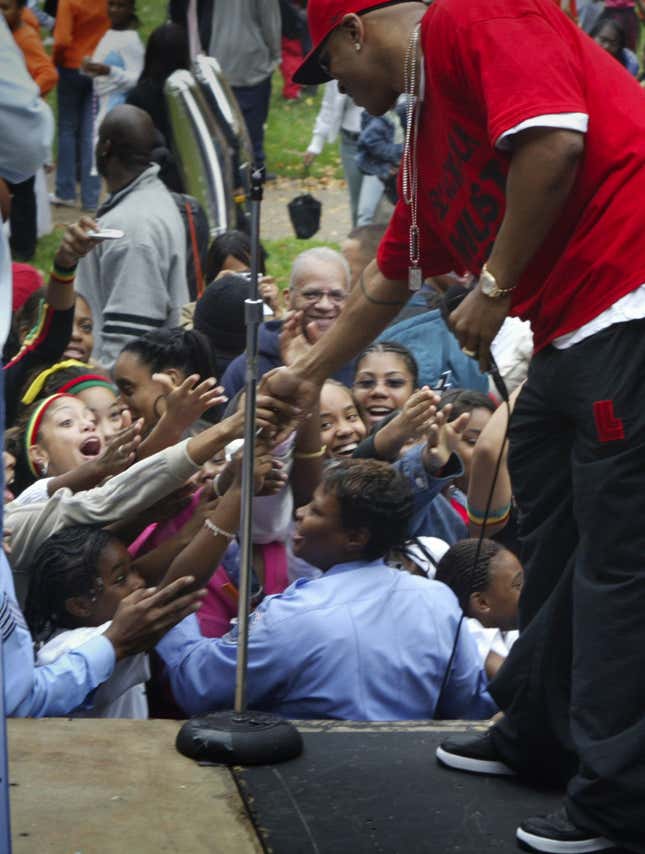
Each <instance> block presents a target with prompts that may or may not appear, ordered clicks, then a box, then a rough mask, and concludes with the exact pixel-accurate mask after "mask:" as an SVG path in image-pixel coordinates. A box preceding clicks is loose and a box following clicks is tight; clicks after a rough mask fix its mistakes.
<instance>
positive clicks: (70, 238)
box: [54, 216, 101, 269]
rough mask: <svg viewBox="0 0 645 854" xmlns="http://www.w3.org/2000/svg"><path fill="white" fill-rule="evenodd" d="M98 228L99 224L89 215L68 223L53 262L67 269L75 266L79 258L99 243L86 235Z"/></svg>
mask: <svg viewBox="0 0 645 854" xmlns="http://www.w3.org/2000/svg"><path fill="white" fill-rule="evenodd" d="M99 230H100V227H99V224H98V223H97V222H96V220H94V219H92V217H91V216H82V217H81V218H80V219H79V221H78V222H76V223H72V225H68V226H67V227H66V228H65V233H64V234H63V239H62V240H61V242H60V246H59V247H58V250H57V252H56V255H55V256H54V263H55V264H56V265H57V266H58V267H63V268H68V269H69V268H71V267H75V266H76V264H78V262H79V261H80V259H81V258H83V257H84V256H85V255H87V253H88V252H91V251H92V249H94V247H95V246H98V244H99V243H101V241H100V240H92V238H91V237H88V236H87V235H88V233H89V232H91V231H99Z"/></svg>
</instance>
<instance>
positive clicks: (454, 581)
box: [435, 538, 524, 679]
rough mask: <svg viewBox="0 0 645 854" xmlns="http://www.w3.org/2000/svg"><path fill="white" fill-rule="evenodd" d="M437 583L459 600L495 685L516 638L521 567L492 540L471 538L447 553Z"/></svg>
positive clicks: (443, 558)
mask: <svg viewBox="0 0 645 854" xmlns="http://www.w3.org/2000/svg"><path fill="white" fill-rule="evenodd" d="M435 577H436V579H437V581H443V582H444V584H447V585H448V587H450V588H451V589H452V591H453V592H454V594H455V595H456V596H457V599H458V600H459V604H460V606H461V609H462V611H463V612H464V614H465V615H466V617H468V618H469V619H468V628H469V630H470V631H471V633H472V634H473V635H474V637H475V640H476V641H477V646H478V648H479V651H480V654H481V656H482V660H483V662H484V665H485V667H486V673H487V675H488V677H489V679H492V678H493V676H494V675H495V674H496V673H497V671H498V670H499V668H500V667H501V665H502V663H503V661H504V659H505V658H506V656H507V655H508V653H509V651H510V648H511V646H512V645H513V643H514V642H515V640H516V638H517V634H518V633H517V631H516V629H517V618H518V611H517V608H518V603H519V599H520V593H521V591H522V583H523V580H524V570H523V569H522V564H521V563H520V562H519V560H518V559H517V558H516V557H515V555H514V554H513V552H511V551H509V550H508V549H506V548H504V546H501V545H500V544H499V543H497V542H495V541H494V540H489V539H487V538H484V539H482V541H481V545H479V541H478V540H477V539H475V538H471V539H468V540H461V541H460V542H458V543H455V545H454V546H451V547H450V548H449V549H448V551H447V552H446V553H445V555H444V556H443V557H442V558H441V560H440V561H439V564H438V566H437V574H436V576H435Z"/></svg>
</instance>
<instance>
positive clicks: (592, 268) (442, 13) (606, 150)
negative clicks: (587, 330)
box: [378, 0, 645, 350]
mask: <svg viewBox="0 0 645 854" xmlns="http://www.w3.org/2000/svg"><path fill="white" fill-rule="evenodd" d="M421 39H422V44H423V53H424V62H425V73H426V89H425V98H424V104H423V107H422V112H421V118H420V128H419V141H418V146H417V158H418V167H419V195H418V201H419V225H420V229H421V266H422V268H423V272H424V275H425V276H431V275H437V274H439V273H445V272H447V271H449V270H456V271H458V272H464V271H465V270H470V271H471V272H474V273H478V272H479V271H480V270H481V266H482V264H483V263H484V261H486V259H487V258H488V256H489V254H490V251H491V248H492V245H493V242H494V240H495V236H496V234H497V231H498V229H499V226H500V223H501V221H502V217H503V215H504V204H505V195H504V191H505V182H506V175H507V172H508V166H509V163H510V153H508V152H504V151H500V150H499V149H496V148H495V142H496V141H497V140H498V139H499V137H500V136H501V135H502V134H503V133H504V132H505V131H508V130H510V129H511V128H513V127H515V126H516V125H518V124H519V123H520V122H523V121H526V120H527V119H530V118H535V117H537V116H542V115H547V114H554V113H556V114H557V113H586V114H587V115H588V116H589V128H588V131H587V134H586V135H585V151H584V155H583V158H582V160H581V163H580V166H579V171H578V175H577V178H576V182H575V184H574V187H573V189H572V192H571V194H570V196H569V198H568V200H567V202H566V205H565V208H564V210H563V212H562V214H561V216H560V217H559V219H558V221H557V222H556V224H555V226H554V227H553V228H552V230H551V232H550V233H549V235H548V236H547V238H546V240H545V242H544V244H543V245H542V247H541V248H540V250H539V251H538V252H537V253H536V255H535V256H534V258H533V260H532V262H531V263H530V265H529V266H528V268H527V269H526V271H525V273H524V275H523V276H522V277H521V279H520V281H519V282H518V283H517V287H516V289H515V291H514V293H513V299H512V308H511V313H512V314H517V315H519V316H520V317H522V318H524V319H526V320H530V321H531V324H532V327H533V334H534V338H535V348H536V350H539V349H540V348H542V347H544V346H545V345H547V344H548V343H549V342H551V341H552V340H553V339H554V338H556V337H558V336H560V335H563V334H565V333H567V332H571V331H573V330H575V329H578V328H579V327H581V326H583V325H584V324H585V323H587V322H589V321H590V320H592V319H593V318H594V317H596V316H597V315H598V314H600V313H601V312H602V311H604V310H605V309H607V308H609V306H610V305H612V304H613V303H614V302H616V300H617V299H619V298H620V297H622V296H624V295H625V294H627V293H629V292H630V291H631V290H633V289H634V288H636V287H638V286H639V285H641V284H643V283H645V252H644V251H643V250H642V247H643V243H642V240H643V238H642V231H643V222H642V215H643V211H644V209H645V93H643V90H642V89H641V87H640V86H639V85H638V83H637V82H636V81H635V80H634V79H633V78H632V77H631V76H630V75H629V74H628V73H627V72H626V71H625V69H624V68H623V67H622V66H621V65H620V63H618V62H617V61H616V60H615V59H613V57H611V56H610V55H609V54H608V53H607V52H606V51H604V50H603V49H602V48H600V47H599V46H598V45H596V44H595V43H594V42H593V41H592V40H591V39H590V38H589V37H588V36H587V35H585V34H584V33H583V32H582V31H581V30H579V29H578V28H577V27H576V26H575V25H574V24H573V23H572V22H571V21H570V20H569V19H568V18H567V17H566V16H565V15H564V14H562V12H561V11H560V10H559V9H558V8H557V6H556V5H555V4H554V3H553V2H552V0H485V2H484V0H435V2H434V3H433V5H432V6H430V8H429V9H428V11H427V13H426V14H425V16H424V19H423V23H422V29H421ZM408 224H409V208H408V207H407V206H406V205H405V204H404V203H403V201H399V203H398V205H397V207H396V209H395V211H394V214H393V217H392V220H391V222H390V225H389V227H388V230H387V232H386V234H385V236H384V238H383V241H382V243H381V245H380V247H379V252H378V265H379V268H380V270H381V272H382V273H383V274H384V275H385V276H386V277H387V278H390V279H397V280H400V279H406V278H407V268H408Z"/></svg>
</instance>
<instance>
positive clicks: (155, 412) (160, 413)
mask: <svg viewBox="0 0 645 854" xmlns="http://www.w3.org/2000/svg"><path fill="white" fill-rule="evenodd" d="M165 399H166V395H165V394H160V395H159V397H158V398H157V399H156V400H155V402H154V403H153V404H152V411H153V412H154V414H155V415H156V416H157V418H161V416H162V415H163V412H160V411H159V409H158V406H157V404H158V403H159V401H160V400H165Z"/></svg>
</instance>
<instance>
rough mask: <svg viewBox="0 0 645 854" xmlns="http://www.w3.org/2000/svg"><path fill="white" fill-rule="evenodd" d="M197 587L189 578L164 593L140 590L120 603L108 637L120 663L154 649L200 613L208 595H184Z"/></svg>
mask: <svg viewBox="0 0 645 854" xmlns="http://www.w3.org/2000/svg"><path fill="white" fill-rule="evenodd" d="M194 583H195V579H194V578H193V577H192V575H188V576H184V577H183V578H178V579H177V580H176V581H173V582H172V584H169V585H168V586H167V587H164V588H163V590H156V589H155V588H154V587H151V588H148V589H146V588H139V590H135V591H134V592H133V593H131V594H130V595H129V596H126V597H125V599H123V600H122V601H121V603H120V604H119V607H118V608H117V611H116V614H115V615H114V619H113V620H112V625H111V626H110V627H109V629H108V630H107V631H106V633H105V637H106V638H107V639H108V640H109V641H110V642H111V644H112V646H113V647H114V652H115V654H116V659H117V661H120V660H121V659H122V658H126V657H127V656H128V655H134V654H135V653H137V652H145V651H146V650H148V649H152V647H153V646H154V645H155V644H156V643H157V642H158V641H159V640H160V639H161V638H162V637H163V636H164V635H165V633H166V632H167V631H168V630H169V629H171V628H172V627H173V626H174V625H176V624H177V623H179V622H180V621H181V620H183V619H184V617H187V616H188V615H189V614H194V613H195V611H197V610H199V607H200V605H201V601H202V599H203V598H204V596H205V591H203V590H196V591H194V592H192V593H185V592H184V591H186V589H187V588H190V586H191V585H192V584H194Z"/></svg>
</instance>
